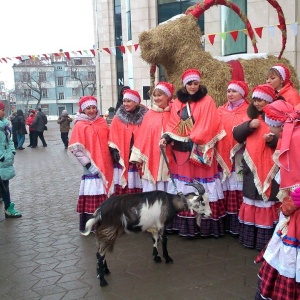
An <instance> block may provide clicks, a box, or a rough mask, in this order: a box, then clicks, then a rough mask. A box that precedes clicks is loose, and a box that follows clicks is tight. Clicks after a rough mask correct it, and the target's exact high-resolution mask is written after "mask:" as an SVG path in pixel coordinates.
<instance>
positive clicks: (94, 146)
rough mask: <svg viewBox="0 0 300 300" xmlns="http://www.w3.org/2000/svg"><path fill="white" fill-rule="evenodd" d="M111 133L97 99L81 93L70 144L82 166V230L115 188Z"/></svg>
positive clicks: (80, 196)
mask: <svg viewBox="0 0 300 300" xmlns="http://www.w3.org/2000/svg"><path fill="white" fill-rule="evenodd" d="M108 134H109V128H108V125H107V123H106V121H105V120H104V119H103V118H102V117H100V116H99V113H98V109H97V99H96V98H95V97H93V96H84V97H82V98H81V99H80V101H79V114H77V115H76V117H75V120H74V128H73V130H72V134H71V137H70V141H69V147H68V148H69V150H70V151H71V152H72V153H73V154H74V155H75V157H76V158H77V159H78V161H79V162H80V163H81V165H82V166H83V175H82V177H81V183H80V189H79V199H78V203H77V212H78V213H79V214H80V219H79V230H80V231H83V230H84V229H85V224H86V222H87V221H88V220H89V219H90V218H91V217H92V215H93V213H94V211H95V210H96V209H97V208H98V206H99V205H100V204H102V203H103V201H104V200H106V199H107V197H108V195H110V194H111V193H112V191H113V184H112V180H113V162H112V159H111V156H110V152H109V148H108Z"/></svg>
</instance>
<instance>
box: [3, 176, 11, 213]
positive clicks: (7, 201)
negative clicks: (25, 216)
mask: <svg viewBox="0 0 300 300" xmlns="http://www.w3.org/2000/svg"><path fill="white" fill-rule="evenodd" d="M2 181H3V185H4V188H5V191H4V192H3V194H2V199H3V202H4V209H5V210H6V209H8V208H9V206H10V192H9V180H2Z"/></svg>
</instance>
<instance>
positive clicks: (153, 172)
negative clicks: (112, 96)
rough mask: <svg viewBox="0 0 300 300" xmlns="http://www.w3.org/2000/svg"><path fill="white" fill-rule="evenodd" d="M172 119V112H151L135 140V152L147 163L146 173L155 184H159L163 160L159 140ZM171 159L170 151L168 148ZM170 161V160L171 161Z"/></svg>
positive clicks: (146, 115)
mask: <svg viewBox="0 0 300 300" xmlns="http://www.w3.org/2000/svg"><path fill="white" fill-rule="evenodd" d="M169 119H170V111H155V110H153V109H151V110H149V111H148V112H147V113H146V114H145V116H144V118H143V122H142V125H141V127H140V129H139V132H138V134H137V136H136V137H135V139H134V148H135V149H134V151H135V152H136V153H137V155H138V156H139V158H140V159H141V160H143V162H144V163H145V172H146V173H148V175H147V177H150V178H149V179H150V180H151V182H152V183H153V184H156V182H157V176H158V171H159V166H160V162H161V160H162V159H163V157H162V154H161V152H160V147H159V140H160V139H161V136H162V135H163V133H164V132H165V128H166V125H167V123H168V122H169ZM166 153H167V156H168V158H170V157H171V156H170V149H169V147H166ZM169 161H170V159H169Z"/></svg>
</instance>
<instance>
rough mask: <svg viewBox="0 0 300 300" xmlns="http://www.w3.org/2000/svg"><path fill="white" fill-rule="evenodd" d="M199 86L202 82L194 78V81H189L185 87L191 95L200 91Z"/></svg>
mask: <svg viewBox="0 0 300 300" xmlns="http://www.w3.org/2000/svg"><path fill="white" fill-rule="evenodd" d="M199 86H200V82H199V81H196V80H194V81H190V82H188V83H187V84H186V86H185V88H186V90H187V92H188V93H189V94H190V95H194V94H195V93H196V92H198V90H199Z"/></svg>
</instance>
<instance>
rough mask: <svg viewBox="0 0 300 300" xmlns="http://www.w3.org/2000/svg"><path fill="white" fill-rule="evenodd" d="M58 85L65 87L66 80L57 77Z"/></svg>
mask: <svg viewBox="0 0 300 300" xmlns="http://www.w3.org/2000/svg"><path fill="white" fill-rule="evenodd" d="M57 85H58V86H63V85H64V78H63V77H57Z"/></svg>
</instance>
